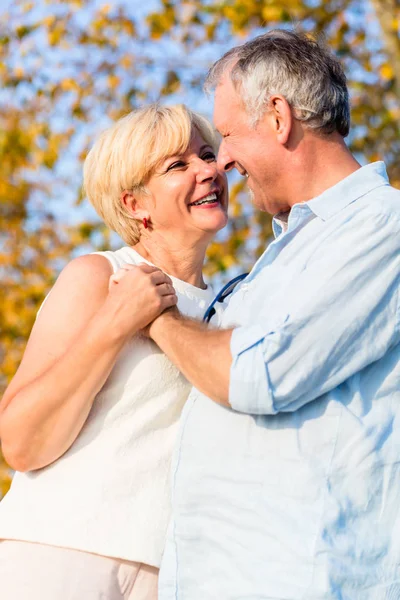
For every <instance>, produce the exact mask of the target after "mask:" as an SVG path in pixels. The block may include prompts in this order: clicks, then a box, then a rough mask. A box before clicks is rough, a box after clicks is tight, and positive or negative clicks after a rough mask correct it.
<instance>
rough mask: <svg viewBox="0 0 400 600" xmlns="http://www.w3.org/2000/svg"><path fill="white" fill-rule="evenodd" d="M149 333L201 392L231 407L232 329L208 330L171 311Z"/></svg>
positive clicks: (158, 320)
mask: <svg viewBox="0 0 400 600" xmlns="http://www.w3.org/2000/svg"><path fill="white" fill-rule="evenodd" d="M149 334H150V337H151V338H152V339H153V340H154V341H155V342H156V344H157V345H158V346H159V347H160V348H161V350H162V351H163V352H165V354H166V355H167V356H168V358H169V359H170V360H171V361H172V362H173V363H174V364H175V365H176V366H177V367H178V369H179V370H180V371H181V372H182V373H183V374H184V375H185V377H186V378H187V379H188V380H189V381H190V382H191V383H192V384H193V385H194V386H195V387H196V388H197V389H198V390H200V391H201V392H203V393H204V394H205V395H206V396H208V397H209V398H211V399H212V400H214V401H215V402H218V403H220V404H224V405H225V406H229V373H230V368H231V364H232V355H231V351H230V341H231V336H232V330H208V329H206V327H205V326H204V325H203V324H202V323H198V322H196V321H192V320H191V319H187V318H184V317H182V316H180V315H179V313H178V311H174V310H171V311H167V312H165V313H163V314H162V315H160V317H158V318H157V319H156V320H155V321H154V322H153V323H152V324H151V325H150V328H149Z"/></svg>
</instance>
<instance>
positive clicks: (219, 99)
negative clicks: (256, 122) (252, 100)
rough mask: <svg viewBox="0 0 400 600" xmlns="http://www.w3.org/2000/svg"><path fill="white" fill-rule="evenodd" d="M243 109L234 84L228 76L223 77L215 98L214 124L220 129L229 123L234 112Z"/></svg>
mask: <svg viewBox="0 0 400 600" xmlns="http://www.w3.org/2000/svg"><path fill="white" fill-rule="evenodd" d="M240 107H241V104H240V98H239V95H238V93H237V92H236V90H235V88H234V87H233V83H232V81H231V79H230V77H228V76H227V75H225V76H224V77H223V79H222V80H221V82H220V83H219V85H218V86H217V87H216V89H215V96H214V124H215V126H216V127H218V128H219V125H223V124H224V123H225V122H227V121H229V120H230V118H231V115H232V113H233V112H236V111H237V110H239V109H240Z"/></svg>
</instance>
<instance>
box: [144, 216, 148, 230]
mask: <svg viewBox="0 0 400 600" xmlns="http://www.w3.org/2000/svg"><path fill="white" fill-rule="evenodd" d="M143 227H144V228H145V229H148V228H149V222H148V220H147V219H146V217H143Z"/></svg>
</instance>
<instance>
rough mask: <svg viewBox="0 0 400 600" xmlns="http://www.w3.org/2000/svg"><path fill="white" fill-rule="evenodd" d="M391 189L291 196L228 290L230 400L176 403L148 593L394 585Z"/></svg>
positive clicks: (366, 186)
mask: <svg viewBox="0 0 400 600" xmlns="http://www.w3.org/2000/svg"><path fill="white" fill-rule="evenodd" d="M399 284H400V192H398V191H396V190H394V189H393V188H390V187H389V186H388V185H387V182H386V181H385V178H384V175H383V171H382V165H381V164H380V163H377V164H375V165H369V166H368V167H365V168H363V169H361V170H359V171H357V172H356V173H354V174H353V175H351V176H350V177H348V178H347V179H346V180H343V181H342V182H340V183H339V184H338V185H337V186H334V187H333V188H331V189H330V190H328V191H327V192H325V193H324V194H322V195H321V196H320V197H319V198H316V199H314V200H312V201H310V202H307V203H303V204H299V205H296V206H295V207H294V208H293V209H292V211H291V214H290V218H289V228H288V231H287V232H286V233H285V234H284V235H280V236H279V237H278V238H277V239H276V240H275V242H273V243H272V244H271V245H270V246H269V248H268V249H267V251H266V252H265V253H264V255H263V256H262V257H261V258H260V260H259V261H258V263H257V264H256V266H255V268H254V269H253V271H252V273H251V275H250V276H249V277H248V278H247V279H246V281H245V283H244V284H243V285H242V287H241V288H240V289H239V290H238V291H237V292H236V293H235V294H234V296H233V298H232V301H231V303H230V305H229V307H228V309H227V311H226V314H225V316H224V321H223V327H231V326H233V325H235V326H239V327H237V328H236V329H235V331H234V333H233V336H232V344H231V350H232V355H233V365H232V369H231V380H230V397H229V400H230V403H231V405H232V407H233V409H234V410H229V409H227V408H223V407H221V406H219V405H218V404H216V403H214V402H212V401H211V400H209V399H208V398H206V397H205V396H203V395H201V394H200V393H199V392H197V391H196V390H195V391H194V392H193V393H192V396H191V400H190V401H189V403H188V405H187V407H186V408H185V411H184V414H183V417H182V431H181V439H180V440H178V444H179V447H178V451H177V453H176V461H175V467H174V494H173V514H174V518H173V523H172V525H171V528H170V537H169V541H168V544H167V548H166V552H165V557H164V564H163V567H162V572H161V587H160V597H161V598H162V599H163V600H164V599H166V598H172V597H173V598H184V599H190V600H200V599H202V600H204V599H207V598H219V599H224V600H231V599H242V600H243V599H250V598H252V599H256V598H257V599H261V598H262V599H263V600H272V599H278V598H279V599H283V598H285V599H288V600H297V599H300V598H302V599H306V600H317V599H318V600H322V599H324V600H328V599H339V598H343V599H344V598H349V599H351V600H353V599H354V600H355V599H362V600H381V599H384V598H385V599H386V598H390V599H394V598H400V583H396V582H397V581H400V567H399V565H400V517H399V515H400V473H399V467H398V464H399V456H400V411H399V401H400V391H399V383H400V345H399V342H400V323H399V318H400V314H399V313H400V311H399Z"/></svg>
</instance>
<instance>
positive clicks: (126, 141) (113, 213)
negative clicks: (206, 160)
mask: <svg viewBox="0 0 400 600" xmlns="http://www.w3.org/2000/svg"><path fill="white" fill-rule="evenodd" d="M193 130H197V131H198V132H199V133H200V135H201V136H202V138H203V139H204V141H205V142H206V143H207V144H209V145H210V146H211V147H212V148H213V149H214V150H215V151H216V150H217V145H218V144H217V138H216V133H215V130H214V129H213V127H212V125H211V123H210V122H209V121H208V120H207V119H206V118H205V117H203V116H201V115H199V114H198V113H195V112H193V111H191V110H189V109H188V108H187V107H186V106H184V105H183V104H178V105H175V106H162V105H159V104H150V105H149V106H146V107H144V108H140V109H138V110H134V111H132V112H131V113H129V114H128V115H126V116H125V117H123V118H122V119H119V120H118V121H117V122H116V123H114V125H112V126H111V127H110V128H109V129H107V130H106V131H104V132H103V133H102V135H101V136H100V138H99V139H98V140H97V141H96V142H95V144H94V146H93V148H92V149H91V150H90V152H89V154H88V155H87V157H86V160H85V164H84V168H83V173H84V183H83V185H84V190H85V193H86V196H87V198H88V199H89V201H90V203H91V204H92V205H93V207H94V208H95V210H96V212H97V213H98V215H99V216H100V217H101V218H102V219H103V221H104V223H105V224H106V225H107V226H108V227H109V228H110V229H112V230H114V231H116V232H117V233H118V234H119V236H120V237H121V238H122V239H123V240H124V242H125V243H127V244H129V245H134V244H136V243H137V242H138V241H139V237H140V233H139V226H138V221H137V220H136V219H134V218H133V217H132V216H131V215H129V213H128V212H127V210H126V208H125V207H124V205H123V203H122V201H121V194H122V192H123V191H125V190H127V191H130V192H142V193H145V192H146V183H147V181H148V180H149V178H150V177H151V175H152V174H153V173H154V170H155V169H156V167H157V166H158V165H159V164H160V162H161V161H163V160H164V159H165V158H167V157H168V156H173V155H175V154H182V153H184V152H185V151H186V150H187V148H188V147H189V145H190V140H191V136H192V133H193Z"/></svg>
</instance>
